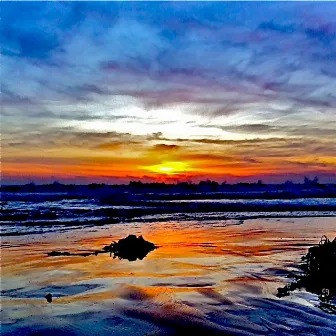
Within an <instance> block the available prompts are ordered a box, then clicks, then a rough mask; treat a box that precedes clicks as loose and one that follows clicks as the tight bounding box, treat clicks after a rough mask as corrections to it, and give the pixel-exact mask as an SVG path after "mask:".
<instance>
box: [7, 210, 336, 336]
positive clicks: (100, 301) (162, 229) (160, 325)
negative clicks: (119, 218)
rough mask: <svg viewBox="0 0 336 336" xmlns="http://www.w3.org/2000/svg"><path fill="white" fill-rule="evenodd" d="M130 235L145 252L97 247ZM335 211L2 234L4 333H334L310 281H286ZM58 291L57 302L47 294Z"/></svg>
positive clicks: (331, 227) (328, 231)
mask: <svg viewBox="0 0 336 336" xmlns="http://www.w3.org/2000/svg"><path fill="white" fill-rule="evenodd" d="M128 234H136V235H143V236H144V238H145V239H147V240H149V241H151V242H153V243H155V244H156V245H157V246H158V248H157V249H155V250H154V251H152V252H150V253H149V254H148V255H147V256H146V257H145V258H144V259H143V260H136V261H131V262H130V261H128V260H124V259H122V260H120V259H118V258H115V259H114V258H113V257H111V256H110V255H109V254H108V253H107V254H98V255H91V256H87V257H84V256H79V255H78V256H56V257H50V256H48V255H47V253H48V252H51V251H55V250H56V251H67V252H72V253H82V252H94V251H95V250H100V249H102V248H103V247H104V246H105V245H108V244H110V243H111V242H112V241H116V240H118V239H120V238H123V237H126V236H127V235H128ZM322 235H327V236H328V237H330V238H333V237H334V236H335V217H303V218H257V219H247V220H241V219H228V220H216V219H208V220H202V221H198V220H194V221H190V220H188V221H174V220H169V221H166V222H165V221H160V222H147V223H146V222H132V223H120V224H113V225H104V226H95V227H82V228H77V229H74V230H66V229H64V230H58V232H47V233H42V234H41V233H39V234H38V233H32V234H28V235H22V236H20V235H18V236H3V237H2V239H1V258H2V261H1V276H2V280H1V301H2V303H1V305H2V308H1V321H2V334H3V335H41V334H48V335H61V334H62V335H63V334H66V335H176V334H187V333H191V334H192V333H194V334H196V333H197V334H203V335H211V334H222V335H225V334H227V335H335V333H336V316H335V315H333V314H330V313H327V312H325V311H323V309H321V306H320V300H319V298H318V296H317V295H315V294H311V293H308V292H305V291H304V289H303V290H300V291H295V292H294V293H291V295H289V296H288V297H285V298H281V299H279V298H278V297H277V296H276V293H277V288H278V287H281V286H284V285H285V284H286V283H288V282H290V278H288V275H289V274H290V273H291V272H295V271H297V264H298V263H299V261H300V258H301V257H302V256H303V255H304V254H305V253H306V251H307V249H308V248H309V247H310V246H311V245H314V244H317V243H318V242H319V240H320V238H321V236H322ZM48 293H50V294H52V298H53V299H52V302H51V303H48V302H47V300H46V299H45V295H47V294H48Z"/></svg>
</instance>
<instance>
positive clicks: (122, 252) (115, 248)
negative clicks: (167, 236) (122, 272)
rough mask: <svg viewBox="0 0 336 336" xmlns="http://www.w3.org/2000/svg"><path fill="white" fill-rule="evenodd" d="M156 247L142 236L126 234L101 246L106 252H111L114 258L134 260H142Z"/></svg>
mask: <svg viewBox="0 0 336 336" xmlns="http://www.w3.org/2000/svg"><path fill="white" fill-rule="evenodd" d="M155 249H156V246H155V245H154V244H153V243H151V242H149V241H147V240H145V239H144V238H143V237H142V236H139V237H137V236H136V235H128V236H127V237H126V238H123V239H120V240H119V241H118V242H113V243H111V244H110V245H107V246H105V247H104V248H103V250H105V251H106V252H110V254H111V255H112V254H113V257H114V258H119V259H127V260H129V261H135V260H137V259H140V260H142V259H143V258H145V257H146V256H147V254H148V253H149V252H151V251H153V250H155Z"/></svg>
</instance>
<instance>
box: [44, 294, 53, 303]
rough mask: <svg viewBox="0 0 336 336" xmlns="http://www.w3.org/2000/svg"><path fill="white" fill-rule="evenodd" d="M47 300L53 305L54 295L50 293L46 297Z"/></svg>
mask: <svg viewBox="0 0 336 336" xmlns="http://www.w3.org/2000/svg"><path fill="white" fill-rule="evenodd" d="M45 298H46V299H47V302H48V303H51V302H52V295H51V294H50V293H49V294H47V295H46V296H45Z"/></svg>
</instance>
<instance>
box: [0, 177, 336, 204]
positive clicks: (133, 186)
mask: <svg viewBox="0 0 336 336" xmlns="http://www.w3.org/2000/svg"><path fill="white" fill-rule="evenodd" d="M0 191H1V192H9V193H33V194H36V196H32V195H30V197H32V198H34V197H35V198H36V197H38V194H40V193H43V194H48V193H53V194H54V193H64V194H65V195H63V197H64V198H72V197H74V198H78V197H83V198H97V199H102V200H107V201H108V200H113V202H116V203H117V202H120V203H124V202H125V201H127V202H132V201H139V200H181V199H186V200H188V199H190V200H192V199H204V198H205V197H206V198H207V199H295V198H312V197H314V198H333V197H336V184H335V183H334V184H321V183H319V182H318V179H317V178H315V179H314V180H309V179H307V178H305V181H304V183H293V182H291V181H287V182H285V183H283V184H264V183H262V181H258V182H257V183H236V184H227V183H225V182H224V183H218V182H215V181H210V180H207V181H201V182H200V183H197V184H196V183H190V182H182V183H176V184H166V183H142V182H141V181H132V182H130V183H129V184H121V185H108V184H98V183H92V184H88V185H75V184H61V183H58V182H54V183H52V184H44V185H36V184H34V183H29V184H25V185H7V186H1V188H0ZM45 196H46V195H44V198H45ZM50 197H51V198H52V197H53V196H52V195H50ZM4 200H6V196H5V198H4Z"/></svg>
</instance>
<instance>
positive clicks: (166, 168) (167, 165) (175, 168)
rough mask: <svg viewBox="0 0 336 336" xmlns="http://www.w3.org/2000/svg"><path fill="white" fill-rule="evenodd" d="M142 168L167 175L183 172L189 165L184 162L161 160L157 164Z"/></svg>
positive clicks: (188, 168)
mask: <svg viewBox="0 0 336 336" xmlns="http://www.w3.org/2000/svg"><path fill="white" fill-rule="evenodd" d="M143 168H144V169H146V170H148V171H151V172H153V173H159V174H167V175H172V174H178V173H183V172H186V171H188V170H190V167H189V165H188V164H187V163H185V162H162V163H160V164H157V165H153V166H147V167H143Z"/></svg>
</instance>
